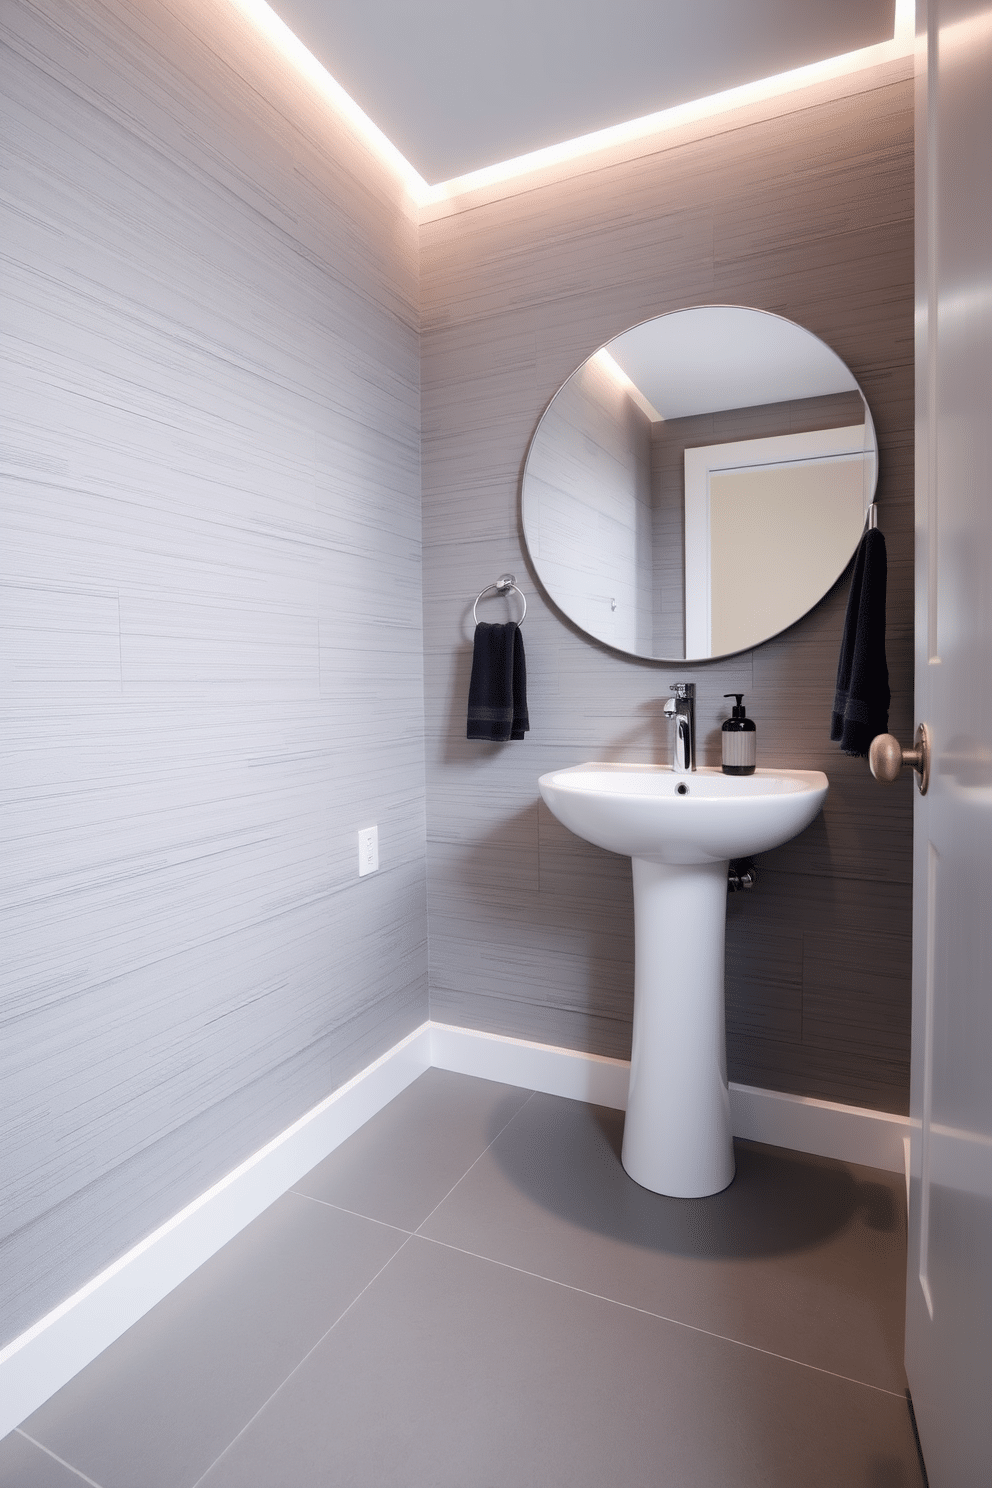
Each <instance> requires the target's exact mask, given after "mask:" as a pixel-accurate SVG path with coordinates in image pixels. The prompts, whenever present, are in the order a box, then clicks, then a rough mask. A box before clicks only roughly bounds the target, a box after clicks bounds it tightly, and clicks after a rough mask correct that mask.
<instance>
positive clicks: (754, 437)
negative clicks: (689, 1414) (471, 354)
mask: <svg viewBox="0 0 992 1488" xmlns="http://www.w3.org/2000/svg"><path fill="white" fill-rule="evenodd" d="M877 473H878V451H877V447H876V443H875V431H874V427H873V425H872V420H871V414H870V413H869V411H868V405H867V403H866V402H865V399H864V396H863V394H862V392H861V389H860V388H859V387H858V384H857V382H856V381H855V379H854V377H853V376H852V374H851V372H850V371H849V370H848V368H847V367H846V366H845V364H844V363H843V362H842V361H841V359H840V357H838V356H837V354H836V352H833V351H831V349H830V347H829V346H827V345H826V344H825V343H824V342H823V341H821V340H819V338H818V337H816V336H814V335H812V333H811V332H809V331H806V330H803V328H802V326H798V325H796V324H794V322H792V321H790V320H785V319H783V318H782V317H781V316H779V315H771V314H769V313H768V312H767V311H763V310H750V309H747V308H745V307H743V306H739V305H702V306H696V307H694V308H692V309H689V310H677V311H674V312H673V313H672V314H670V315H660V316H658V317H657V318H656V319H655V320H648V321H645V322H643V324H641V325H637V326H633V327H632V328H631V329H630V330H629V331H624V332H623V334H622V335H620V336H616V337H614V339H613V340H612V341H610V342H608V343H607V345H606V346H604V347H601V348H600V350H599V351H597V352H595V353H594V355H593V356H591V357H589V358H588V360H587V361H585V362H583V364H582V366H581V367H579V368H577V370H576V371H575V372H573V373H572V375H571V377H570V378H569V379H568V381H567V382H566V383H565V384H564V385H563V386H562V387H561V388H559V390H558V392H557V393H556V394H555V396H554V398H553V399H552V401H551V403H550V404H549V405H548V408H547V410H546V412H545V414H544V416H543V418H542V419H541V422H540V423H539V425H538V427H537V430H536V432H535V434H534V437H533V439H532V441H531V445H530V449H529V451H528V454H527V461H526V464H525V467H524V474H523V484H522V515H523V528H524V537H525V539H526V543H527V548H528V550H529V552H530V555H531V558H532V560H533V563H534V567H535V569H536V571H537V575H538V578H539V579H540V581H541V583H542V585H543V586H544V588H545V589H546V590H547V592H548V594H549V596H550V597H551V599H552V600H553V601H554V602H555V604H556V605H557V606H558V608H559V609H560V610H562V611H563V613H564V614H565V615H567V616H568V618H569V619H570V620H572V621H573V622H574V623H575V624H576V625H578V626H579V627H580V628H581V629H582V630H584V631H585V632H586V633H587V634H588V635H590V636H592V637H594V638H595V639H596V640H598V641H603V642H605V644H606V645H608V646H613V647H615V648H616V649H617V650H619V651H626V652H628V653H629V654H630V655H632V656H641V657H650V658H653V659H657V660H666V661H684V660H687V661H696V660H703V659H707V658H710V657H715V656H726V655H730V654H732V653H733V652H735V651H743V650H747V649H749V648H750V647H752V646H756V645H759V644H760V643H761V642H762V641H766V640H768V639H769V638H770V637H771V636H773V635H777V634H778V633H779V632H780V631H782V630H785V629H786V628H787V627H788V626H790V625H793V624H794V623H795V622H796V621H797V620H798V619H800V617H801V616H803V615H805V614H806V613H807V611H809V610H810V609H812V608H813V606H814V605H815V604H816V603H817V602H818V601H819V600H821V599H822V598H823V596H824V595H825V594H826V593H827V591H828V590H829V589H830V588H831V587H832V586H833V585H834V584H835V583H836V582H837V580H838V578H840V576H841V574H842V573H843V572H844V569H845V568H846V567H847V564H848V562H849V561H850V558H851V555H852V554H853V553H854V550H855V548H856V547H857V545H858V541H859V539H860V536H861V532H862V530H863V528H864V523H865V516H866V513H867V511H868V509H869V507H870V505H871V502H872V499H873V497H874V493H875V484H876V479H877Z"/></svg>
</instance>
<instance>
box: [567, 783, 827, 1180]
mask: <svg viewBox="0 0 992 1488" xmlns="http://www.w3.org/2000/svg"><path fill="white" fill-rule="evenodd" d="M538 786H539V788H540V792H541V795H542V796H543V797H544V800H545V801H546V802H547V805H548V806H549V808H550V809H551V811H553V812H554V814H555V816H556V817H557V818H558V820H559V821H560V822H561V823H562V825H563V826H566V827H568V828H569V830H570V831H572V832H575V833H576V835H577V836H579V837H584V838H585V839H586V841H587V842H593V843H595V844H596V846H597V847H605V848H608V849H609V851H610V852H615V853H623V854H625V855H627V856H629V857H631V858H632V859H633V873H634V1031H633V1043H632V1048H631V1058H630V1091H629V1094H628V1097H627V1118H626V1122H625V1125H624V1137H623V1165H624V1167H625V1168H626V1170H627V1172H628V1173H629V1174H630V1176H631V1177H632V1178H633V1179H635V1180H636V1181H637V1182H638V1183H640V1184H642V1185H643V1187H645V1188H650V1189H653V1190H654V1192H655V1193H662V1194H670V1195H673V1196H674V1197H677V1198H701V1197H702V1196H703V1195H705V1194H713V1193H719V1191H720V1190H721V1189H723V1188H726V1186H727V1184H728V1183H730V1182H731V1180H732V1179H733V1176H734V1148H733V1141H732V1137H731V1129H730V1097H729V1092H728V1089H727V1052H726V1037H725V1033H724V1013H723V951H724V932H725V926H726V913H727V871H728V867H729V861H730V859H731V858H741V857H746V856H748V855H750V854H751V853H760V852H767V851H768V850H769V849H770V848H773V847H779V846H781V844H782V843H783V842H788V840H789V838H790V837H795V836H796V834H797V833H799V832H801V831H802V830H803V828H804V827H807V826H809V824H810V822H811V821H812V820H813V818H814V817H815V816H816V815H817V813H818V812H819V810H820V807H821V806H822V805H823V801H824V798H825V796H826V794H827V777H826V776H825V775H824V774H822V773H821V772H820V771H819V770H756V771H755V773H754V774H753V775H724V774H723V772H722V771H721V770H716V769H706V768H704V769H700V770H694V771H692V772H691V773H689V774H685V775H681V774H676V773H675V771H673V770H671V769H670V768H668V767H667V766H663V765H614V764H595V763H593V764H586V765H573V766H572V767H571V768H570V769H567V770H553V771H551V773H550V774H548V775H542V776H541V778H540V779H539V781H538Z"/></svg>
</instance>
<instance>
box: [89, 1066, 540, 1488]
mask: <svg viewBox="0 0 992 1488" xmlns="http://www.w3.org/2000/svg"><path fill="white" fill-rule="evenodd" d="M536 1093H537V1092H536V1091H533V1090H531V1091H529V1092H528V1095H527V1098H526V1100H522V1101H521V1102H520V1105H519V1106H518V1107H517V1109H516V1110H515V1111H514V1112H513V1115H512V1116H510V1117H508V1118H507V1120H506V1121H504V1123H503V1125H502V1126H501V1127H500V1129H499V1131H498V1132H497V1133H496V1134H495V1136H494V1137H493V1138H492V1141H490V1142H488V1143H487V1144H486V1146H485V1147H484V1148H483V1149H482V1151H481V1152H480V1153H479V1155H478V1157H476V1158H475V1159H474V1161H473V1162H471V1163H469V1165H468V1167H467V1168H466V1169H465V1171H464V1173H462V1175H461V1177H460V1178H459V1179H458V1180H457V1181H456V1182H455V1183H453V1184H452V1186H451V1188H449V1189H448V1192H447V1193H446V1194H444V1196H443V1197H442V1198H441V1199H440V1200H439V1201H438V1203H437V1204H435V1205H434V1208H433V1209H432V1210H431V1211H430V1214H428V1215H427V1216H426V1217H425V1218H424V1220H423V1224H426V1223H427V1220H428V1219H430V1217H431V1215H432V1214H434V1213H436V1211H437V1210H438V1209H439V1208H440V1206H441V1204H443V1203H444V1201H445V1199H446V1198H448V1196H449V1195H450V1194H452V1193H453V1192H454V1190H455V1189H456V1188H457V1187H458V1184H459V1183H461V1181H462V1178H466V1177H467V1176H468V1174H469V1173H470V1172H471V1171H472V1169H473V1168H474V1167H475V1164H476V1163H477V1162H479V1161H480V1159H481V1158H483V1157H484V1156H485V1154H486V1153H487V1152H488V1151H489V1148H490V1147H491V1146H492V1145H493V1142H495V1141H497V1140H498V1139H499V1138H500V1137H501V1136H502V1134H503V1132H505V1131H506V1128H507V1127H508V1126H509V1125H510V1122H511V1121H513V1120H514V1119H515V1117H517V1116H518V1115H519V1114H520V1112H521V1111H522V1110H523V1109H524V1107H525V1106H526V1105H527V1103H528V1102H529V1101H530V1100H531V1099H532V1098H533V1096H534V1095H535V1094H536ZM291 1192H293V1193H296V1194H297V1196H298V1197H299V1198H303V1199H308V1198H310V1197H311V1196H310V1195H309V1194H302V1193H299V1191H298V1190H297V1189H292V1190H291ZM311 1202H313V1203H317V1204H327V1201H326V1200H324V1199H312V1200H311ZM327 1207H328V1208H334V1209H340V1208H341V1206H340V1205H337V1204H327ZM341 1212H342V1213H344V1214H354V1215H355V1218H356V1219H369V1218H371V1216H369V1215H366V1214H358V1213H356V1212H355V1211H354V1210H350V1209H341ZM373 1222H374V1223H376V1224H384V1225H385V1224H386V1221H384V1220H375V1221H373ZM386 1227H387V1228H388V1229H391V1230H394V1231H395V1232H396V1233H397V1234H400V1235H404V1236H405V1237H406V1238H405V1239H404V1241H403V1243H402V1245H399V1246H398V1247H397V1248H396V1250H395V1251H394V1252H393V1254H392V1255H391V1256H390V1257H389V1259H388V1260H387V1261H386V1262H385V1264H384V1265H382V1266H380V1267H379V1270H378V1271H377V1272H376V1273H375V1275H374V1276H373V1277H371V1278H370V1280H369V1281H368V1282H366V1284H365V1286H364V1287H363V1288H362V1290H361V1291H360V1292H359V1293H358V1294H357V1295H356V1296H354V1297H353V1298H352V1299H351V1301H350V1302H349V1303H348V1306H347V1307H346V1308H345V1309H344V1311H343V1312H341V1313H340V1314H339V1315H338V1316H337V1317H336V1318H335V1319H334V1322H333V1323H332V1324H331V1326H330V1327H329V1328H328V1329H327V1330H326V1332H324V1333H322V1334H321V1336H320V1337H319V1338H318V1339H317V1341H316V1343H314V1345H313V1347H312V1348H310V1349H308V1350H307V1352H306V1353H305V1354H304V1355H303V1357H302V1359H298V1360H297V1362H296V1364H294V1366H293V1368H292V1369H291V1370H290V1371H289V1373H288V1374H287V1375H286V1377H285V1379H283V1380H281V1381H280V1383H279V1384H278V1385H277V1386H276V1388H275V1389H274V1390H273V1391H272V1393H271V1394H270V1395H269V1396H268V1398H267V1399H266V1400H264V1401H263V1402H262V1404H261V1405H260V1406H259V1407H258V1409H257V1410H256V1411H255V1413H254V1414H253V1415H252V1416H250V1417H249V1419H248V1420H247V1421H246V1422H245V1424H244V1425H243V1426H242V1427H241V1430H240V1431H239V1432H238V1433H237V1435H236V1436H233V1437H232V1438H231V1440H230V1441H229V1442H228V1443H227V1446H226V1447H224V1449H223V1451H221V1452H219V1453H218V1454H217V1456H216V1457H215V1458H214V1460H213V1461H212V1462H211V1463H210V1465H209V1467H207V1468H206V1469H205V1470H204V1471H203V1472H202V1473H201V1474H200V1476H199V1477H198V1478H197V1480H196V1482H195V1483H193V1484H192V1488H199V1484H200V1483H202V1482H203V1480H204V1478H205V1477H206V1476H207V1474H208V1473H210V1472H212V1471H213V1469H214V1468H215V1467H216V1466H217V1463H218V1462H219V1461H220V1460H221V1458H222V1457H223V1456H224V1455H225V1453H227V1452H229V1451H230V1450H231V1448H232V1447H233V1446H234V1444H235V1442H236V1441H238V1439H239V1438H240V1437H241V1436H243V1435H244V1433H245V1432H246V1431H247V1430H248V1428H249V1426H250V1425H251V1423H252V1421H254V1420H256V1419H257V1417H258V1416H259V1415H261V1413H262V1411H264V1410H265V1408H266V1406H267V1405H269V1404H270V1403H271V1402H272V1401H273V1400H274V1399H275V1397H276V1396H277V1395H278V1394H279V1391H280V1390H281V1389H282V1388H283V1386H284V1385H286V1384H288V1382H289V1381H290V1380H291V1379H292V1378H293V1375H294V1374H295V1373H296V1372H297V1370H298V1369H300V1368H302V1366H303V1365H304V1364H305V1363H306V1361H307V1359H309V1357H310V1355H311V1354H312V1353H313V1352H314V1350H315V1349H318V1348H320V1345H321V1344H322V1343H323V1342H324V1339H325V1338H327V1337H328V1336H329V1334H331V1333H333V1331H334V1329H335V1328H336V1327H337V1325H338V1323H340V1322H341V1320H342V1319H343V1318H344V1317H346V1316H347V1315H348V1313H349V1312H350V1311H351V1309H352V1308H353V1307H354V1306H355V1304H356V1303H357V1302H359V1301H361V1299H362V1297H364V1295H365V1293H366V1292H367V1291H368V1289H369V1287H371V1286H372V1285H374V1283H375V1282H376V1281H378V1279H379V1277H380V1276H381V1275H382V1273H383V1272H384V1271H385V1270H386V1269H387V1267H389V1266H391V1265H392V1263H393V1261H395V1259H396V1257H397V1256H398V1255H399V1254H400V1251H402V1250H403V1249H405V1247H406V1246H407V1245H408V1244H409V1242H410V1241H411V1240H412V1239H413V1238H414V1235H415V1233H416V1232H411V1231H409V1230H404V1229H401V1228H400V1226H399V1225H386ZM95 1488H99V1485H95Z"/></svg>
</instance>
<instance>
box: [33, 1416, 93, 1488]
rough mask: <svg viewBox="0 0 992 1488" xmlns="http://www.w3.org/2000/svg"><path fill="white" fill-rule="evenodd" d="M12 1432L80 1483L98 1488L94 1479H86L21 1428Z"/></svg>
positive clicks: (62, 1458) (84, 1475)
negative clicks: (51, 1459)
mask: <svg viewBox="0 0 992 1488" xmlns="http://www.w3.org/2000/svg"><path fill="white" fill-rule="evenodd" d="M14 1430H15V1431H16V1433H17V1435H18V1436H23V1438H24V1440H25V1441H29V1442H30V1443H31V1445H32V1446H33V1447H37V1448H38V1450H39V1452H44V1453H45V1454H46V1456H48V1457H51V1458H53V1459H54V1461H56V1462H57V1463H58V1464H59V1465H60V1466H61V1467H64V1468H67V1469H68V1470H69V1472H71V1473H74V1474H75V1476H76V1477H77V1478H79V1479H80V1481H81V1482H83V1483H89V1485H90V1488H100V1484H99V1483H98V1482H97V1481H96V1479H95V1478H88V1477H87V1476H86V1474H85V1473H84V1472H82V1471H81V1470H80V1469H79V1468H78V1467H73V1465H72V1463H71V1462H66V1460H65V1458H64V1457H60V1456H59V1455H58V1453H57V1452H53V1451H52V1449H51V1447H46V1446H45V1444H44V1442H40V1441H35V1439H34V1437H33V1436H28V1434H27V1432H26V1431H25V1430H24V1429H23V1427H21V1426H15V1427H14Z"/></svg>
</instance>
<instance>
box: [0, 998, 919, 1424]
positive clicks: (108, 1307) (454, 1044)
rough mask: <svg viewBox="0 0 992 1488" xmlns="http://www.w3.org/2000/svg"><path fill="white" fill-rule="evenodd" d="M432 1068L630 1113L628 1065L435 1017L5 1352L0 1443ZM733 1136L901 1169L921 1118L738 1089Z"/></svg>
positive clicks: (0, 1363) (734, 1088)
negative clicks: (910, 1136)
mask: <svg viewBox="0 0 992 1488" xmlns="http://www.w3.org/2000/svg"><path fill="white" fill-rule="evenodd" d="M432 1065H434V1066H436V1067H437V1068H439V1069H447V1070H454V1071H457V1072H459V1073H462V1074H468V1075H477V1076H480V1077H481V1078H483V1079H486V1080H498V1081H501V1082H502V1083H503V1084H506V1085H519V1086H522V1087H523V1088H525V1089H527V1090H540V1091H542V1092H544V1093H545V1094H548V1095H562V1096H566V1097H568V1098H569V1099H571V1100H582V1101H589V1102H590V1103H592V1104H594V1105H601V1106H612V1107H613V1108H615V1109H616V1110H623V1109H624V1108H625V1107H626V1104H627V1081H628V1076H629V1071H630V1066H629V1065H628V1063H627V1061H626V1060H623V1059H607V1058H604V1057H603V1056H601V1055H597V1054H582V1053H579V1052H578V1051H576V1050H575V1049H559V1048H555V1047H553V1046H551V1045H549V1044H536V1043H531V1042H528V1041H527V1040H526V1039H514V1038H505V1037H503V1036H502V1035H499V1034H490V1033H478V1032H476V1031H475V1030H473V1029H469V1028H456V1027H454V1026H452V1025H451V1024H447V1023H423V1024H421V1026H420V1027H419V1028H417V1029H415V1030H414V1031H413V1033H411V1034H409V1035H408V1036H407V1037H406V1038H404V1039H402V1040H401V1041H400V1042H399V1043H398V1044H395V1045H394V1046H393V1048H391V1049H389V1050H387V1052H386V1053H385V1054H383V1055H382V1056H381V1057H380V1058H379V1059H377V1060H375V1061H374V1063H372V1064H370V1065H369V1066H368V1067H367V1068H366V1069H364V1070H362V1071H361V1072H360V1073H359V1074H357V1075H356V1076H355V1077H354V1079H352V1080H349V1081H348V1083H347V1084H346V1085H343V1086H342V1087H341V1089H340V1090H336V1091H335V1092H334V1094H333V1095H330V1096H328V1097H327V1099H326V1100H323V1101H321V1102H320V1104H319V1105H317V1106H314V1108H313V1109H312V1110H311V1111H308V1112H307V1113H306V1115H305V1116H302V1117H301V1118H300V1119H299V1121H296V1122H294V1123H293V1125H292V1126H290V1127H287V1128H286V1130H285V1131H284V1132H281V1133H280V1135H279V1136H277V1137H275V1138H274V1139H273V1141H271V1142H269V1143H267V1145H266V1146H265V1147H262V1148H260V1149H259V1151H258V1152H256V1153H254V1154H253V1156H251V1157H250V1158H248V1160H247V1161H246V1162H243V1163H242V1164H241V1165H240V1167H237V1168H235V1169H234V1171H233V1172H232V1173H229V1174H228V1175H227V1176H226V1177H225V1178H222V1179H221V1181H220V1182H219V1183H215V1184H214V1186H213V1187H212V1188H210V1189H208V1190H207V1192H206V1193H204V1194H201V1195H200V1197H199V1198H198V1199H195V1200H194V1202H193V1203H192V1204H188V1205H187V1207H186V1208H185V1209H183V1210H181V1211H180V1213H178V1214H176V1215H174V1216H173V1217H172V1219H170V1220H168V1221H167V1222H166V1223H165V1224H164V1225H161V1226H160V1227H159V1229H157V1230H156V1231H155V1232H154V1233H153V1234H151V1235H149V1236H148V1237H147V1238H146V1239H145V1240H142V1241H141V1243H140V1244H139V1245H136V1246H134V1247H133V1249H132V1250H129V1251H128V1253H127V1254H126V1255H124V1256H121V1257H120V1259H119V1260H117V1261H115V1262H114V1264H113V1265H112V1266H108V1267H107V1269H106V1270H105V1271H102V1272H101V1273H100V1274H99V1276H95V1277H93V1279H92V1280H91V1281H89V1282H87V1284H86V1285H85V1286H84V1287H81V1288H80V1290H79V1291H78V1292H75V1293H74V1294H73V1296H71V1297H68V1298H67V1299H66V1300H65V1301H64V1302H62V1303H61V1304H60V1305H59V1306H58V1307H56V1308H54V1309H53V1310H52V1311H51V1312H50V1313H48V1314H47V1315H46V1316H45V1317H43V1318H41V1319H40V1321H39V1322H37V1323H35V1324H34V1326H33V1327H31V1328H29V1329H28V1330H27V1331H26V1332H25V1333H22V1334H21V1336H20V1337H19V1338H15V1339H14V1340H13V1342H12V1343H9V1344H8V1345H7V1347H6V1348H4V1349H3V1350H0V1438H2V1437H4V1436H6V1435H7V1433H8V1432H9V1431H12V1430H13V1429H14V1427H15V1426H17V1425H19V1423H20V1422H21V1421H23V1420H24V1419H25V1418H26V1417H27V1416H29V1415H30V1414H31V1412H32V1411H34V1410H37V1408H38V1406H40V1405H42V1404H43V1403H44V1402H45V1401H46V1400H47V1399H49V1397H50V1396H51V1395H54V1393H55V1391H56V1390H59V1389H61V1388H62V1386H63V1385H64V1384H66V1383H67V1382H68V1381H69V1380H70V1379H71V1378H72V1377H73V1375H74V1374H77V1373H78V1372H79V1371H80V1370H81V1369H83V1368H84V1367H85V1366H86V1365H87V1364H88V1363H90V1361H91V1360H92V1359H95V1358H96V1356H97V1355H98V1354H99V1353H102V1351H103V1350H104V1349H105V1348H107V1347H108V1345H109V1344H111V1343H113V1341H114V1339H115V1338H119V1337H120V1335H121V1334H122V1333H124V1332H125V1331H126V1330H127V1329H128V1328H130V1327H131V1325H132V1324H133V1323H136V1322H137V1321H138V1319H139V1318H140V1317H142V1316H143V1315H144V1314H145V1313H146V1312H148V1311H150V1309H151V1308H152V1307H154V1306H155V1304H156V1303H157V1302H160V1301H161V1300H162V1298H163V1297H165V1296H166V1295H167V1294H168V1293H169V1292H170V1291H172V1290H173V1288H174V1287H177V1286H178V1285H179V1283H180V1282H181V1281H184V1280H185V1278H186V1277H187V1276H189V1275H191V1274H192V1272H193V1271H195V1270H196V1268H197V1267H198V1266H201V1265H202V1264H203V1262H204V1261H206V1260H209V1258H210V1257H211V1256H212V1255H214V1254H215V1252H216V1251H218V1250H219V1249H220V1248H221V1246H222V1245H226V1243H227V1242H228V1240H231V1239H233V1237H234V1236H235V1235H236V1234H237V1233H238V1232H239V1230H242V1229H244V1227H245V1225H247V1224H250V1223H251V1221H252V1220H253V1219H255V1218H256V1217H257V1216H258V1215H259V1214H261V1213H262V1211H263V1209H266V1208H268V1206H269V1204H271V1203H272V1202H273V1201H274V1200H275V1199H277V1198H278V1197H279V1196H280V1194H283V1193H285V1192H286V1190H287V1189H288V1188H291V1187H292V1185H293V1184H294V1183H296V1182H297V1181H298V1180H299V1179H300V1178H302V1176H303V1174H304V1173H307V1172H309V1170H310V1169H311V1168H312V1167H314V1166H315V1165H316V1164H317V1163H319V1162H320V1161H321V1160H322V1159H323V1158H325V1157H327V1156H328V1154H329V1153H331V1152H333V1151H334V1149H335V1147H337V1146H339V1144H340V1143H341V1142H343V1141H344V1140H345V1139H346V1138H347V1137H349V1136H351V1134H352V1133H353V1132H355V1131H357V1130H358V1128H359V1127H360V1126H362V1125H364V1123H365V1122H366V1121H368V1120H369V1118H370V1117H372V1116H374V1115H375V1114H376V1112H377V1111H380V1110H382V1108H383V1106H386V1105H388V1104H389V1102H390V1101H391V1100H392V1099H393V1098H394V1096H397V1095H399V1094H400V1092H401V1091H402V1090H405V1089H406V1087H407V1086H408V1085H410V1084H411V1083H412V1082H413V1081H414V1080H415V1079H416V1078H417V1077H418V1075H421V1074H423V1072H424V1070H426V1069H428V1068H430V1067H431V1066H432ZM730 1110H731V1120H732V1122H733V1127H734V1134H735V1135H736V1136H739V1137H747V1138H750V1139H751V1140H753V1141H757V1142H769V1143H771V1144H773V1145H775V1146H779V1147H791V1148H794V1149H795V1150H797V1151H799V1152H809V1153H815V1154H818V1155H820V1156H822V1157H833V1158H839V1159H840V1160H841V1161H845V1162H856V1163H863V1164H865V1165H866V1166H868V1167H876V1168H886V1169H888V1170H889V1171H891V1172H902V1171H903V1166H904V1161H905V1158H904V1139H905V1138H906V1137H907V1135H908V1133H909V1125H910V1123H909V1118H908V1117H905V1116H893V1115H888V1114H886V1113H884V1112H879V1111H868V1110H862V1109H861V1108H860V1107H857V1106H841V1105H834V1104H832V1103H831V1102H829V1101H819V1100H808V1099H806V1098H804V1097H802V1096H795V1095H781V1094H779V1093H778V1092H776V1091H773V1090H759V1089H756V1088H754V1087H752V1086H748V1085H731V1087H730Z"/></svg>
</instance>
